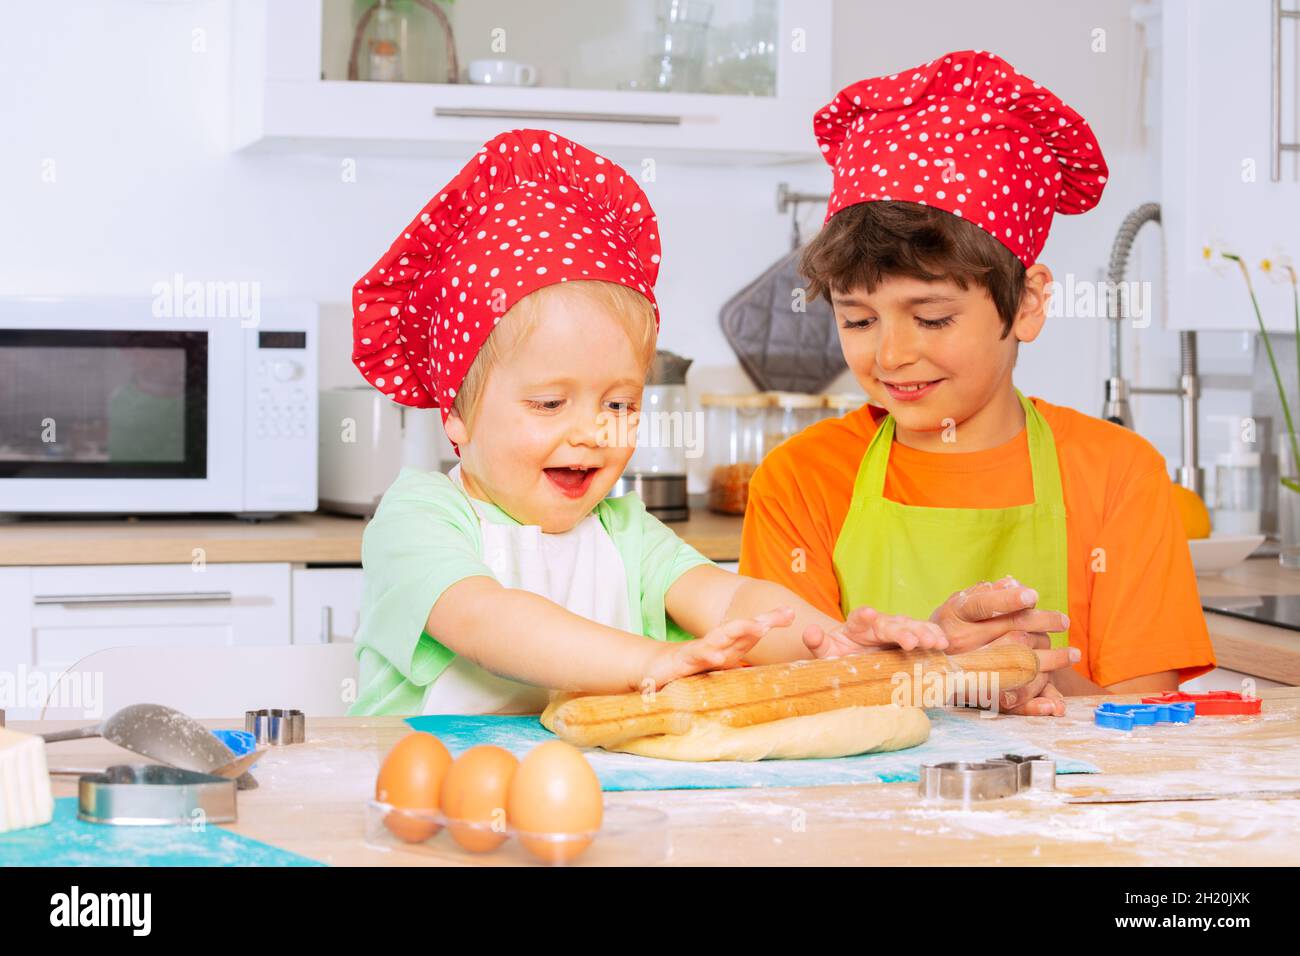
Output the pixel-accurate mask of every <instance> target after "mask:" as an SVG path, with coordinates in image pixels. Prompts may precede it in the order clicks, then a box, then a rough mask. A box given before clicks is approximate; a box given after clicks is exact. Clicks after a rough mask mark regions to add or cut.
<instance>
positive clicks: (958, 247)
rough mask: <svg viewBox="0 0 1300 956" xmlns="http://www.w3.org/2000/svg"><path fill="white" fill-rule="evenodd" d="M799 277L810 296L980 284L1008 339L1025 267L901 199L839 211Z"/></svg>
mask: <svg viewBox="0 0 1300 956" xmlns="http://www.w3.org/2000/svg"><path fill="white" fill-rule="evenodd" d="M799 271H800V272H801V273H802V274H803V275H804V277H805V278H806V279H807V280H808V294H809V295H810V296H812V297H813V298H816V297H817V296H819V295H821V296H825V297H826V300H827V301H828V302H829V301H830V299H831V293H832V292H842V293H843V292H851V291H852V290H854V289H866V291H867V292H873V291H875V288H876V286H878V285H879V284H880V282H881V281H882V280H883V279H885V278H890V277H899V278H909V279H920V280H921V281H923V282H939V281H942V280H945V279H946V280H949V281H951V282H955V283H956V284H957V285H958V286H960V287H961V288H963V289H966V288H968V287H969V285H970V284H971V283H974V284H975V285H979V286H983V287H984V288H985V289H986V290H987V291H988V293H989V296H990V297H991V298H992V299H993V304H994V306H995V307H996V308H997V310H998V315H999V316H1000V317H1001V319H1002V337H1003V338H1006V336H1007V334H1008V333H1009V332H1010V331H1011V325H1012V323H1013V322H1014V321H1015V318H1016V313H1017V312H1018V311H1019V309H1020V298H1021V296H1022V295H1023V293H1024V291H1025V267H1024V265H1023V264H1022V263H1021V262H1020V260H1019V259H1017V258H1016V257H1015V255H1014V254H1013V253H1012V252H1011V250H1010V249H1008V248H1007V247H1006V246H1004V245H1002V243H1000V242H998V241H997V240H996V239H994V238H993V237H992V236H990V235H989V234H988V233H986V232H985V231H984V230H983V229H981V228H979V226H976V225H974V224H973V223H970V222H967V221H966V220H965V219H962V218H961V217H959V216H954V215H953V214H952V213H950V212H945V211H944V210H942V209H937V208H935V207H934V206H922V205H920V204H919V203H912V202H903V201H899V200H882V201H879V202H864V203H857V204H855V205H852V206H849V207H847V208H845V209H842V210H840V211H839V212H837V213H836V214H835V215H834V216H832V217H831V218H830V221H829V222H827V223H826V225H825V226H823V227H822V230H821V232H819V233H818V234H817V236H816V237H815V238H814V239H813V240H812V242H810V243H808V245H807V246H806V247H805V248H804V251H803V257H802V259H801V261H800V263H799Z"/></svg>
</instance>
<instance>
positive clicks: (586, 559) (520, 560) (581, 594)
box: [422, 465, 640, 714]
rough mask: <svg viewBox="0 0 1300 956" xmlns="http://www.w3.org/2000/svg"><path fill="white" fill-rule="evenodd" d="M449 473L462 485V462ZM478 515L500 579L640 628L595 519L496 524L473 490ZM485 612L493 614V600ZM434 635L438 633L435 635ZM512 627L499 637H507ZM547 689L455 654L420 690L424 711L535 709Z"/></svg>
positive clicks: (613, 552) (615, 556) (614, 552)
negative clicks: (551, 527)
mask: <svg viewBox="0 0 1300 956" xmlns="http://www.w3.org/2000/svg"><path fill="white" fill-rule="evenodd" d="M448 477H449V478H451V480H452V481H453V482H455V483H456V485H457V486H458V487H459V488H460V489H461V490H462V491H463V490H464V487H465V486H464V484H463V483H462V482H461V478H460V465H457V466H456V467H455V468H453V469H452V470H451V472H450V473H449V475H448ZM466 497H467V498H469V502H470V504H471V505H472V506H473V508H474V512H475V514H477V515H478V517H479V532H480V534H481V535H482V539H483V553H482V558H483V563H484V564H486V565H487V566H488V568H489V569H490V570H491V571H492V574H493V575H494V576H495V577H496V579H497V580H498V581H499V582H500V583H501V584H502V586H503V587H508V588H520V589H522V590H524V591H531V592H532V593H533V594H539V595H541V596H542V597H544V598H549V599H550V600H552V601H554V602H555V603H556V604H559V605H561V606H562V607H564V608H567V609H568V610H570V611H572V612H573V613H574V614H577V615H579V616H580V617H585V618H587V619H588V620H591V621H597V622H599V623H601V624H606V625H608V626H609V627H616V628H618V629H619V630H623V631H631V632H633V633H638V632H639V630H640V629H639V628H635V627H633V626H632V613H631V610H630V608H629V607H628V600H627V573H626V571H625V570H624V568H623V558H622V556H621V555H620V554H619V553H618V549H617V548H616V547H615V546H614V541H613V539H612V538H611V537H610V536H609V532H607V531H606V530H605V526H604V525H602V524H601V523H600V519H599V518H597V517H596V515H595V514H589V515H587V517H585V518H583V519H582V520H581V521H580V522H578V524H577V526H575V527H574V528H572V529H570V530H569V531H565V532H564V533H562V534H546V533H543V532H542V529H541V528H540V527H538V526H537V525H505V524H497V523H495V522H492V521H489V520H487V519H486V518H484V511H485V508H484V505H483V503H482V502H480V501H478V500H476V499H475V498H473V497H471V496H470V495H468V494H467V495H466ZM483 613H484V614H487V615H490V614H491V613H492V609H491V608H486V607H485V608H484V609H483ZM434 636H435V637H436V636H437V635H434ZM509 639H510V635H509V634H504V633H503V634H502V635H501V640H503V641H508V640H509ZM549 696H550V695H549V691H548V690H547V689H546V688H543V687H535V686H533V685H532V684H522V683H520V682H519V681H513V680H508V679H506V678H504V677H498V676H497V675H496V674H493V673H492V672H490V671H488V670H485V669H484V668H482V667H479V666H478V665H477V664H475V663H474V662H473V661H470V660H468V659H467V658H465V657H461V656H460V655H457V656H456V658H455V660H453V661H452V662H451V664H449V665H448V666H447V669H446V670H444V671H443V672H442V673H441V674H440V675H439V676H438V679H437V680H435V681H434V682H433V683H432V684H430V685H429V689H428V690H427V691H425V694H424V707H423V711H422V712H423V713H426V714H539V713H541V712H542V711H543V710H544V709H545V708H546V704H547V702H548V700H549Z"/></svg>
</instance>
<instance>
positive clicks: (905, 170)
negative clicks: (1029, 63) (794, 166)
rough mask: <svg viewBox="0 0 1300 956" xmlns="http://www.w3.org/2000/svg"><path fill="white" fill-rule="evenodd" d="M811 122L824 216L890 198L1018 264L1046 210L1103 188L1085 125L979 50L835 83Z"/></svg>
mask: <svg viewBox="0 0 1300 956" xmlns="http://www.w3.org/2000/svg"><path fill="white" fill-rule="evenodd" d="M813 130H814V132H815V133H816V135H817V142H818V143H819V144H820V146H821V150H822V155H823V156H824V157H825V159H826V162H828V163H829V164H830V165H831V167H832V169H833V170H834V188H833V191H832V194H831V200H830V202H829V203H828V205H827V209H826V218H827V219H830V217H831V216H833V215H835V214H836V213H837V212H839V211H840V210H841V209H843V208H844V207H846V206H852V205H855V204H857V203H863V202H877V201H881V200H901V201H905V202H914V203H920V204H922V205H928V206H935V207H937V208H939V209H943V210H945V211H947V212H950V213H952V214H953V215H954V216H960V217H961V218H963V219H965V220H967V221H968V222H972V223H974V224H975V225H977V226H979V227H980V228H981V229H983V230H984V231H985V232H987V233H988V234H989V235H991V236H992V237H993V238H995V239H997V240H998V242H1000V243H1002V244H1003V245H1004V246H1006V247H1007V248H1008V249H1010V250H1011V251H1012V252H1013V253H1014V254H1015V256H1016V258H1017V259H1019V260H1020V261H1021V262H1022V263H1024V265H1025V266H1026V267H1028V266H1031V265H1033V264H1034V262H1035V261H1036V260H1037V258H1038V254H1039V253H1040V252H1041V251H1042V249H1043V243H1044V242H1046V240H1047V233H1048V229H1049V228H1050V227H1051V224H1052V216H1053V214H1054V213H1057V212H1060V213H1065V214H1074V213H1081V212H1087V211H1088V210H1089V209H1091V208H1092V207H1093V206H1095V205H1096V204H1097V201H1098V200H1099V199H1100V198H1101V193H1102V190H1103V189H1104V188H1105V185H1106V176H1107V173H1108V170H1107V168H1106V160H1105V159H1104V158H1103V157H1102V155H1101V146H1100V145H1099V144H1098V143H1097V138H1096V137H1095V136H1094V135H1093V132H1092V128H1091V127H1090V126H1089V125H1088V123H1087V121H1085V120H1084V118H1083V117H1082V116H1080V115H1079V114H1078V113H1076V112H1075V111H1074V110H1072V109H1071V108H1070V107H1068V106H1066V105H1065V103H1064V102H1062V101H1061V99H1060V97H1058V96H1056V94H1054V93H1052V92H1051V90H1048V89H1046V88H1045V87H1043V86H1040V85H1039V84H1038V83H1035V82H1034V81H1033V80H1031V79H1030V78H1029V77H1027V76H1025V75H1024V74H1022V73H1019V72H1017V71H1016V69H1015V67H1013V66H1011V64H1009V63H1007V61H1006V60H1004V59H1002V58H1001V57H999V56H995V55H994V54H992V53H986V52H983V51H980V50H964V51H962V52H958V53H947V54H945V55H943V56H941V57H937V58H935V59H933V60H931V61H930V62H929V63H926V64H924V65H923V66H918V67H916V68H914V69H911V70H903V71H901V72H899V73H894V74H892V75H890V76H877V77H873V78H871V79H868V80H861V81H860V82H857V83H854V84H853V85H851V86H846V87H845V88H844V89H843V90H841V91H840V92H839V94H838V95H837V96H836V97H835V99H833V100H832V101H831V102H830V103H828V104H827V105H826V106H824V107H822V109H820V110H818V111H817V114H816V116H815V117H814V119H813Z"/></svg>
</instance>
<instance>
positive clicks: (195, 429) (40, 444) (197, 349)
mask: <svg viewBox="0 0 1300 956" xmlns="http://www.w3.org/2000/svg"><path fill="white" fill-rule="evenodd" d="M208 352H209V349H208V333H207V332H203V331H163V330H160V331H142V330H90V329H51V328H42V329H0V479H17V480H19V481H24V480H27V479H41V480H43V481H44V482H45V487H46V488H47V490H49V491H50V492H51V493H52V496H53V497H54V498H57V499H59V500H58V501H57V502H56V501H53V500H52V501H51V502H50V503H51V508H50V510H58V511H68V510H73V511H87V512H95V511H103V510H118V509H115V508H112V507H107V508H106V507H104V505H106V504H108V505H111V504H112V499H113V498H114V497H115V495H114V492H113V488H114V485H115V484H116V483H117V482H119V481H120V482H127V483H130V482H132V481H133V480H136V481H153V480H176V479H204V478H206V477H207V475H208V435H207V431H208V414H207V405H208V369H209V355H208ZM78 479H99V480H96V481H84V482H83V481H78ZM104 479H108V480H111V481H109V482H103V481H100V480H104ZM51 480H52V481H51ZM63 480H66V481H68V482H69V484H68V485H62V483H61V482H62V481H63ZM0 487H3V486H0ZM92 489H94V490H93V491H92ZM78 490H80V495H78V493H77V492H78ZM65 491H66V492H71V493H72V494H71V495H70V496H69V495H67V494H65V493H64V492H65ZM77 497H81V498H83V499H84V500H82V501H81V502H79V503H78V501H77V500H76V498H77ZM133 497H134V498H135V500H134V501H133V502H132V506H130V507H126V508H124V509H122V510H131V511H133V510H145V511H147V510H149V509H148V507H147V503H146V502H144V501H141V500H140V499H139V496H133ZM78 504H80V505H81V506H80V507H78ZM142 504H144V505H146V507H144V508H140V507H139V505H142ZM22 510H25V511H30V510H37V509H33V508H30V507H29V508H23V509H22Z"/></svg>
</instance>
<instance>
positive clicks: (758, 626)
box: [646, 607, 794, 687]
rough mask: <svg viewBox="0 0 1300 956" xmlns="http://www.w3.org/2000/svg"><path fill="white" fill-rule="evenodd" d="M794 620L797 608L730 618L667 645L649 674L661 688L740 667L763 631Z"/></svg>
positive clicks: (783, 625) (784, 608)
mask: <svg viewBox="0 0 1300 956" xmlns="http://www.w3.org/2000/svg"><path fill="white" fill-rule="evenodd" d="M793 620H794V608H791V607H779V608H775V609H774V610H771V611H767V612H766V613H764V614H760V615H758V617H751V618H741V619H739V620H735V621H728V622H727V623H725V624H723V625H721V626H719V627H715V628H714V629H713V630H711V631H709V633H707V634H705V635H704V636H703V637H701V638H697V639H696V640H693V641H680V642H676V641H675V642H673V643H671V644H665V645H664V646H663V647H662V648H661V649H659V652H658V653H657V654H656V656H655V657H654V658H653V660H652V662H651V664H650V671H649V673H648V674H647V675H646V676H647V677H648V678H649V679H650V680H652V681H654V685H655V687H662V686H664V684H667V683H668V682H669V681H673V680H676V679H677V678H679V677H688V676H690V675H691V674H699V673H701V672H703V671H716V670H722V669H724V668H728V667H738V666H739V665H740V664H741V662H742V661H743V659H744V657H745V655H746V654H748V653H749V652H750V649H751V648H753V646H754V645H755V644H757V643H758V642H759V640H761V639H762V637H763V635H764V634H766V633H767V632H768V631H769V630H771V629H772V628H774V627H785V626H786V625H787V624H789V623H790V622H791V621H793Z"/></svg>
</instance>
